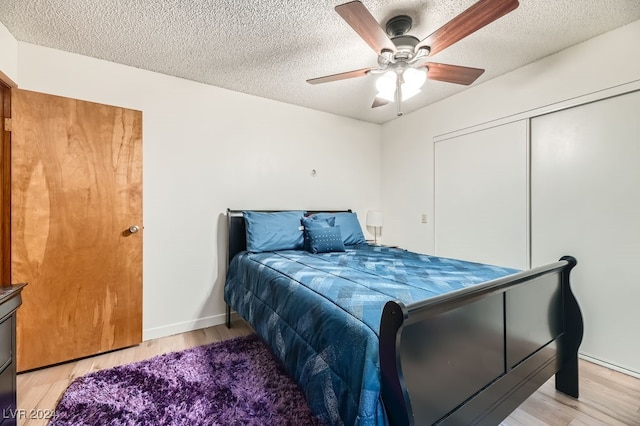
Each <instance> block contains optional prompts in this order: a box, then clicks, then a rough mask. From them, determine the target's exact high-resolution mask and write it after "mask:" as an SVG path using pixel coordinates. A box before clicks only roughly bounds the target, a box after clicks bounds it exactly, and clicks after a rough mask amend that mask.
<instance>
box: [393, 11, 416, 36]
mask: <svg viewBox="0 0 640 426" xmlns="http://www.w3.org/2000/svg"><path fill="white" fill-rule="evenodd" d="M412 25H413V20H412V19H411V17H410V16H408V15H399V16H394V17H393V18H391V19H389V21H387V28H386V29H387V34H389V37H391V38H393V37H398V36H402V35H405V34H406V33H408V32H409V30H410V29H411V26H412Z"/></svg>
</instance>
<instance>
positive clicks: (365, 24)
mask: <svg viewBox="0 0 640 426" xmlns="http://www.w3.org/2000/svg"><path fill="white" fill-rule="evenodd" d="M335 9H336V12H338V14H339V15H340V16H341V17H342V19H344V20H345V21H347V24H349V25H351V28H353V29H354V30H355V31H356V32H357V33H358V35H359V36H360V37H362V39H363V40H364V41H366V42H367V44H368V45H369V46H371V48H372V49H373V50H374V51H375V52H376V53H377V54H378V55H380V54H381V53H382V51H384V50H390V51H392V52H394V53H395V51H396V45H395V44H393V42H392V41H391V39H390V38H389V36H387V33H386V32H385V31H384V30H383V29H382V28H381V27H380V24H378V21H376V19H375V18H374V17H373V15H371V12H369V10H368V9H367V8H366V7H365V6H364V5H363V4H362V3H361V2H359V1H357V0H356V1H352V2H349V3H345V4H341V5H338V6H336V8H335Z"/></svg>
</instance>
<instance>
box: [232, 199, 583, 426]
mask: <svg viewBox="0 0 640 426" xmlns="http://www.w3.org/2000/svg"><path fill="white" fill-rule="evenodd" d="M281 212H282V213H283V214H285V213H284V212H288V213H290V212H292V211H277V212H276V211H269V212H265V211H251V212H247V211H245V213H244V214H243V211H241V210H228V211H227V220H228V263H229V265H228V271H227V279H226V282H225V289H224V297H225V302H226V303H227V326H228V327H230V326H231V309H233V310H235V311H236V312H237V313H238V314H239V315H240V316H241V317H242V318H243V319H244V320H246V321H247V322H248V323H249V324H250V325H251V326H252V327H253V329H254V330H255V331H256V333H257V334H258V335H259V336H260V337H261V338H262V339H263V340H264V341H265V343H266V344H267V345H268V346H269V348H270V349H271V351H272V352H273V353H274V354H275V355H276V356H277V357H278V358H279V359H280V360H281V361H282V362H283V364H284V366H285V367H286V368H287V370H288V372H289V373H290V374H291V375H292V376H293V377H294V379H295V380H296V381H297V382H298V384H299V385H300V387H301V389H302V390H303V391H304V393H305V396H306V398H307V401H308V403H309V406H310V407H311V409H312V410H313V411H314V413H316V414H317V415H318V417H319V418H320V419H321V420H322V421H323V422H325V423H327V424H349V425H351V424H355V425H384V424H392V425H409V424H411V425H413V424H416V425H426V424H442V425H460V424H498V423H500V421H502V420H503V419H504V418H506V417H507V416H508V415H509V414H510V413H511V412H512V411H513V410H514V409H515V408H516V407H517V406H518V405H520V404H521V403H522V402H523V401H524V400H525V399H526V398H527V397H528V396H529V395H531V394H532V393H533V392H534V391H535V390H536V389H537V388H538V387H539V386H541V385H542V384H543V383H544V382H546V381H547V380H548V379H549V378H550V377H552V376H553V375H554V374H555V381H556V389H558V390H559V391H561V392H563V393H565V394H568V395H570V396H572V397H575V398H577V397H578V347H579V345H580V342H581V340H582V334H583V322H582V316H581V313H580V308H579V306H578V303H577V301H576V299H575V297H574V295H573V293H572V291H571V288H570V280H569V275H570V271H571V269H572V268H573V267H574V266H575V265H576V260H575V259H574V258H572V257H570V256H566V257H563V258H562V259H560V260H559V261H558V262H555V263H553V264H550V265H546V266H544V267H538V268H534V269H531V270H528V271H517V270H513V269H509V268H501V267H498V266H494V265H483V264H478V263H473V262H465V261H461V260H456V259H447V258H440V257H435V256H428V255H423V254H418V253H412V252H409V251H406V250H402V249H400V248H393V247H383V246H377V245H372V244H368V243H366V242H364V241H358V243H357V244H345V245H344V247H343V250H344V251H342V250H336V251H333V250H327V251H324V250H321V251H320V252H319V253H316V252H315V249H314V252H312V251H310V250H309V247H307V245H308V244H309V242H308V241H307V239H306V238H307V234H306V232H307V231H306V230H305V231H304V236H305V240H304V242H303V243H304V247H303V248H300V247H296V248H295V249H285V250H275V251H271V250H257V251H252V250H247V248H248V247H247V244H249V245H250V248H251V249H254V248H255V247H256V246H255V244H253V240H251V238H252V235H253V234H252V231H251V230H248V229H247V227H248V226H247V223H250V227H251V229H258V228H257V226H256V225H255V224H253V222H247V221H248V220H249V219H245V217H248V215H249V214H254V215H270V214H273V213H281ZM293 212H296V214H301V212H300V211H293ZM302 214H303V215H304V217H307V216H312V217H315V216H320V215H322V214H325V217H329V218H331V215H339V216H338V217H343V216H340V215H342V214H344V215H345V216H344V217H349V218H350V219H351V218H352V217H353V216H355V214H353V213H351V212H350V211H329V212H319V211H313V212H302ZM326 215H328V216H326ZM260 217H267V216H260ZM268 217H271V216H268ZM331 227H334V228H340V226H334V223H333V222H332V223H331ZM265 229H266V228H265ZM278 229H280V228H278ZM345 229H346V228H345V224H344V223H342V231H343V235H344V232H345ZM299 230H300V231H301V232H302V227H300V228H299ZM325 231H327V232H329V231H328V230H327V228H325ZM330 232H331V233H334V229H331V230H330ZM346 242H353V241H346Z"/></svg>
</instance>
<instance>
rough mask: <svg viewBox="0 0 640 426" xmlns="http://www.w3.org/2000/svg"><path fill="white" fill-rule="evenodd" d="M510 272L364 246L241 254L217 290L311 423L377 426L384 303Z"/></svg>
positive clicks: (383, 419)
mask: <svg viewBox="0 0 640 426" xmlns="http://www.w3.org/2000/svg"><path fill="white" fill-rule="evenodd" d="M515 272H517V270H514V269H510V268H502V267H498V266H493V265H485V264H479V263H473V262H466V261H462V260H456V259H449V258H442V257H436V256H429V255H424V254H418V253H413V252H409V251H406V250H402V249H398V248H390V247H381V246H374V245H369V244H360V245H354V246H347V248H346V251H344V252H332V253H323V254H312V253H309V252H306V251H301V250H287V251H278V252H267V253H249V252H241V253H239V254H238V255H236V256H235V257H234V258H233V259H232V261H231V263H230V265H229V269H228V273H227V280H226V283H225V289H224V293H225V301H226V302H227V303H228V304H229V305H230V306H231V307H232V308H233V309H234V310H236V311H237V312H238V314H239V315H240V316H241V317H243V318H244V319H245V320H246V321H247V322H248V323H249V324H250V325H251V326H252V327H253V328H254V330H255V331H256V332H257V333H258V335H260V337H261V338H262V339H263V340H264V341H265V342H266V343H267V344H268V346H269V347H270V348H271V350H272V351H273V353H274V354H275V355H276V356H277V357H278V358H279V359H280V360H281V361H282V362H283V364H284V366H285V367H286V369H287V370H288V372H289V373H290V374H291V375H292V376H293V377H294V379H295V380H296V381H297V382H298V384H299V385H300V387H301V388H302V390H303V391H304V393H305V396H306V398H307V402H308V403H309V406H310V407H311V409H312V410H313V411H314V413H316V414H317V415H318V416H319V417H320V419H321V420H323V421H324V422H325V423H327V424H348V425H352V424H353V425H384V424H388V420H387V418H386V415H385V412H384V406H383V403H382V399H381V397H380V365H379V356H378V333H379V327H380V318H381V315H382V309H383V307H384V305H385V303H386V302H388V301H390V300H396V301H401V302H403V303H405V304H409V303H412V302H417V301H420V300H425V299H428V298H431V297H434V296H437V295H441V294H444V293H448V292H451V291H455V290H458V289H461V288H466V287H470V286H473V285H477V284H480V283H483V282H486V281H490V280H492V279H495V278H499V277H503V276H506V275H509V274H512V273H515Z"/></svg>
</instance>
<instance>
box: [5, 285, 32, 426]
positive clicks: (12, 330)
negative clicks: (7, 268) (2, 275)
mask: <svg viewBox="0 0 640 426" xmlns="http://www.w3.org/2000/svg"><path fill="white" fill-rule="evenodd" d="M25 285H26V284H16V285H12V286H4V287H0V410H2V412H1V416H0V425H2V426H8V425H15V424H16V422H17V417H18V415H17V414H18V411H17V405H16V310H17V309H18V307H19V306H20V304H21V303H22V297H21V296H20V293H21V291H22V288H23V287H24V286H25Z"/></svg>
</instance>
